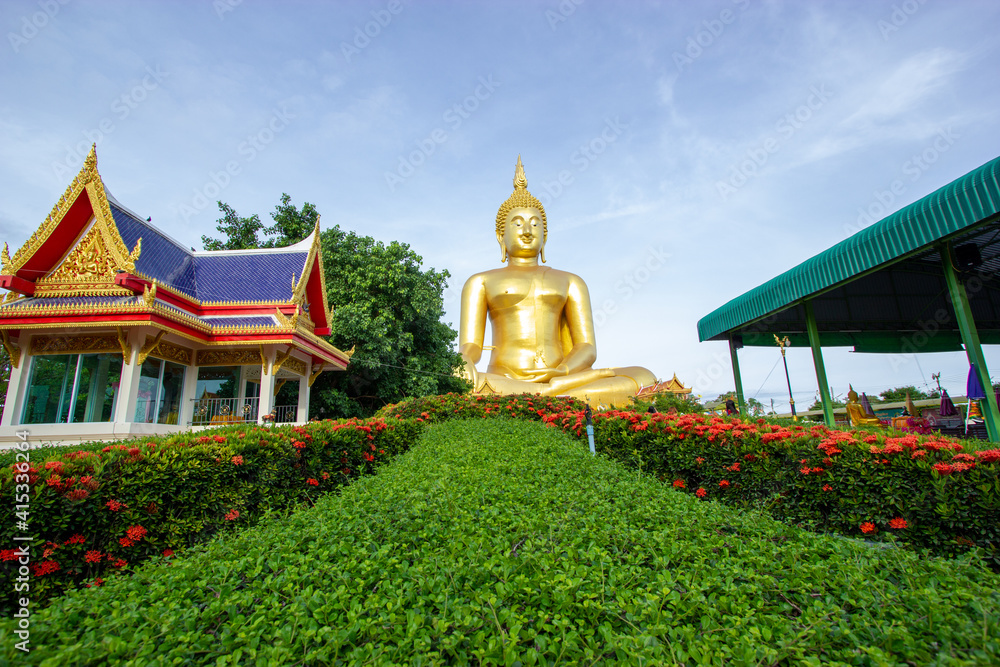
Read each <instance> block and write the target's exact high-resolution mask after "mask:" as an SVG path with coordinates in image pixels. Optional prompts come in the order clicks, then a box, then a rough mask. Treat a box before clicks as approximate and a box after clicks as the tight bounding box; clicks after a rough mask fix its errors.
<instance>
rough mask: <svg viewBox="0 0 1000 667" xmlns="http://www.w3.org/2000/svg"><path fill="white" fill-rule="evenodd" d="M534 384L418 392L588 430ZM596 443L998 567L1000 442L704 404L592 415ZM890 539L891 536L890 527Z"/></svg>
mask: <svg viewBox="0 0 1000 667" xmlns="http://www.w3.org/2000/svg"><path fill="white" fill-rule="evenodd" d="M559 401H562V405H563V407H562V409H560V404H559V402H553V401H549V400H547V399H545V398H542V397H540V396H537V395H527V394H526V395H521V396H508V397H475V396H461V395H448V396H444V397H430V398H425V399H415V400H412V401H407V402H406V403H403V404H400V405H399V406H394V407H392V408H389V409H387V410H386V411H385V414H387V415H388V414H401V415H410V414H413V412H414V411H416V410H420V411H421V413H422V414H423V415H424V418H425V419H427V420H429V421H440V420H444V419H449V418H451V417H453V416H468V417H475V416H478V417H486V416H491V415H493V414H510V415H512V416H517V417H522V418H531V419H541V420H543V421H544V422H545V423H546V424H549V425H551V426H554V427H557V428H560V429H562V430H564V431H566V432H568V433H570V434H572V435H574V436H576V437H579V438H586V430H585V421H584V412H583V407H584V406H583V404H582V403H580V402H579V401H572V400H569V401H564V400H563V399H559ZM593 423H594V431H595V441H596V447H597V451H598V452H599V453H601V454H603V455H606V456H608V457H610V458H613V459H615V460H617V461H620V462H622V463H624V464H625V465H627V466H629V467H632V468H635V469H638V470H641V471H643V472H647V473H649V474H652V475H655V476H656V477H657V478H659V479H660V480H662V481H664V482H665V483H667V484H671V485H672V486H673V487H676V488H677V489H678V490H682V491H684V492H686V493H691V494H694V495H696V496H697V497H699V498H702V499H705V500H719V501H721V502H724V503H726V504H728V505H732V506H735V507H741V508H746V507H750V508H761V509H765V510H767V511H768V512H770V513H771V514H772V515H773V516H775V517H776V518H779V519H782V520H784V521H788V522H791V523H795V524H800V525H802V526H805V527H808V528H811V529H814V530H817V531H820V532H836V533H840V534H842V535H846V536H857V537H864V538H865V539H869V540H882V539H886V538H887V536H889V535H891V536H893V537H894V538H895V539H898V540H901V541H902V542H903V543H907V544H910V545H913V546H915V547H918V548H926V549H930V550H931V551H932V552H933V553H935V554H939V555H954V554H957V553H961V552H965V551H968V550H970V549H972V548H974V547H979V548H981V549H983V550H984V557H985V558H987V559H988V561H989V563H990V565H991V566H992V567H993V568H994V569H1000V521H998V520H997V519H998V517H1000V463H998V462H1000V450H996V449H993V450H980V451H971V452H970V451H967V450H966V447H967V444H963V443H962V442H959V441H956V440H954V439H951V438H942V437H936V436H933V435H915V434H905V435H903V434H900V433H898V432H896V433H894V432H892V431H889V432H886V431H882V432H873V431H871V430H851V431H841V430H833V429H828V428H827V427H826V426H824V425H822V424H815V425H812V426H807V425H801V424H794V425H789V424H787V423H786V424H773V423H768V422H767V421H765V420H763V419H759V420H756V421H743V420H740V419H736V418H725V419H724V418H721V417H712V416H705V415H690V414H689V415H677V414H647V413H635V412H629V411H618V410H611V411H607V412H595V413H594V414H593ZM889 539H892V538H889Z"/></svg>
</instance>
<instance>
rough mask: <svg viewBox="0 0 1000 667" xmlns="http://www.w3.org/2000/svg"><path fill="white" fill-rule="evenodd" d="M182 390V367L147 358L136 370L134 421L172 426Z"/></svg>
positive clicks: (174, 422)
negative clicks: (136, 385)
mask: <svg viewBox="0 0 1000 667" xmlns="http://www.w3.org/2000/svg"><path fill="white" fill-rule="evenodd" d="M183 386H184V366H182V365H180V364H175V363H173V362H172V361H165V360H162V359H155V358H152V357H150V358H148V359H146V361H145V362H143V364H142V367H141V368H140V369H139V388H138V390H137V391H138V394H137V396H136V402H135V421H137V422H145V423H147V424H149V423H153V422H155V423H157V424H176V423H177V412H178V409H179V407H180V400H181V389H182V387H183Z"/></svg>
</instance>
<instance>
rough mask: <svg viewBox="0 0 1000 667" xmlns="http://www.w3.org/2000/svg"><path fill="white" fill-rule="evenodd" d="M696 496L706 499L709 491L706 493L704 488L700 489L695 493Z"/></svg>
mask: <svg viewBox="0 0 1000 667" xmlns="http://www.w3.org/2000/svg"><path fill="white" fill-rule="evenodd" d="M694 495H696V496H698V497H699V498H704V497H705V496H707V495H708V491H706V490H705V489H704V487H702V488H699V489H698V490H697V491H695V492H694Z"/></svg>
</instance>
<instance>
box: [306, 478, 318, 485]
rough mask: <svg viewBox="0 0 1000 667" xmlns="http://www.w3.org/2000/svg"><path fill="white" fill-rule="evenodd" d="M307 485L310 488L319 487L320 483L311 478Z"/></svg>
mask: <svg viewBox="0 0 1000 667" xmlns="http://www.w3.org/2000/svg"><path fill="white" fill-rule="evenodd" d="M306 484H308V485H309V486H319V481H318V480H315V479H313V478H312V477H310V478H309V479H307V480H306Z"/></svg>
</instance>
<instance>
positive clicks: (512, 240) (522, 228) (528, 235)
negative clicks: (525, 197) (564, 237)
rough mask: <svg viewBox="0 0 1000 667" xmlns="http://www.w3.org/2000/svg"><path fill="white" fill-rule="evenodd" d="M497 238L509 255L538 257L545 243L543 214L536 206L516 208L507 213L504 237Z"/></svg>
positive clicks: (498, 236)
mask: <svg viewBox="0 0 1000 667" xmlns="http://www.w3.org/2000/svg"><path fill="white" fill-rule="evenodd" d="M497 240H498V241H500V243H501V244H502V245H503V247H504V248H506V250H507V256H508V257H536V256H538V253H540V252H541V251H542V248H543V247H544V245H545V231H544V228H543V227H542V214H541V212H540V211H539V210H538V209H535V208H515V209H512V210H511V212H510V213H508V214H507V221H506V223H505V224H504V231H503V237H500V235H499V234H498V235H497Z"/></svg>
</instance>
